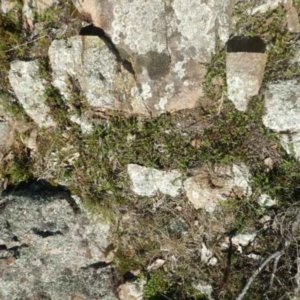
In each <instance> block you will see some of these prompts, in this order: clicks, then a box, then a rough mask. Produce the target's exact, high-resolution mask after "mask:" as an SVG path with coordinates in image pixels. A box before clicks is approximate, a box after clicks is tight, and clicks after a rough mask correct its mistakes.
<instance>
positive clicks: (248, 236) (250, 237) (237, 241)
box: [231, 233, 256, 253]
mask: <svg viewBox="0 0 300 300" xmlns="http://www.w3.org/2000/svg"><path fill="white" fill-rule="evenodd" d="M255 238H256V233H243V234H237V235H236V236H234V237H233V238H232V239H231V242H232V244H233V245H235V246H236V247H237V248H238V251H239V252H240V253H242V252H243V250H242V247H246V246H248V245H249V244H251V243H253V242H254V240H255Z"/></svg>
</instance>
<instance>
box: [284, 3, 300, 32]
mask: <svg viewBox="0 0 300 300" xmlns="http://www.w3.org/2000/svg"><path fill="white" fill-rule="evenodd" d="M286 18H287V27H288V30H289V31H290V32H292V33H297V32H299V31H300V25H299V19H298V10H297V8H296V7H294V6H292V7H291V8H290V9H289V10H288V11H287V13H286Z"/></svg>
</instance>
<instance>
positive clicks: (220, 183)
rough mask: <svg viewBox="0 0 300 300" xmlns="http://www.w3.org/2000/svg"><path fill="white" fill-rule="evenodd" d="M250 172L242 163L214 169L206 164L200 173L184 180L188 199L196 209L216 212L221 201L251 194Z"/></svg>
mask: <svg viewBox="0 0 300 300" xmlns="http://www.w3.org/2000/svg"><path fill="white" fill-rule="evenodd" d="M249 179H250V173H249V170H248V168H247V167H246V166H245V165H243V164H241V165H232V166H217V167H215V169H214V170H212V169H210V168H209V167H207V166H205V167H203V168H202V169H200V170H199V171H198V174H197V175H195V176H192V177H190V178H188V179H187V180H185V181H184V190H185V192H186V196H187V198H188V200H189V201H190V202H191V203H192V204H193V206H194V207H195V208H196V209H205V210H206V211H207V212H210V213H212V212H214V211H215V209H216V207H217V206H218V205H219V204H220V201H223V200H226V199H227V197H229V196H237V197H245V196H250V195H251V193H252V191H251V187H250V185H249Z"/></svg>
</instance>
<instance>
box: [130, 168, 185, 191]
mask: <svg viewBox="0 0 300 300" xmlns="http://www.w3.org/2000/svg"><path fill="white" fill-rule="evenodd" d="M127 171H128V174H129V177H130V180H131V183H132V191H133V192H134V193H136V194H138V195H140V196H154V195H156V194H157V193H158V192H160V193H163V194H166V195H170V196H172V197H176V196H178V195H179V193H180V190H181V188H182V179H181V178H182V174H181V173H180V172H179V171H176V170H172V171H159V170H157V169H154V168H146V167H142V166H139V165H136V164H129V165H128V166H127Z"/></svg>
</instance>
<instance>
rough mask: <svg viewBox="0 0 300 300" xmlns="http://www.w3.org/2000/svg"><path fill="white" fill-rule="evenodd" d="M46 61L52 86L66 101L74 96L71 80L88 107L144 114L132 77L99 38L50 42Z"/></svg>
mask: <svg viewBox="0 0 300 300" xmlns="http://www.w3.org/2000/svg"><path fill="white" fill-rule="evenodd" d="M49 59H50V63H51V67H52V70H53V85H54V86H55V87H56V88H58V89H59V90H60V92H61V94H62V95H63V96H64V97H65V99H66V100H67V101H68V100H71V99H72V98H73V97H74V95H73V85H74V81H75V82H78V84H79V87H77V88H80V90H81V92H82V94H83V96H84V97H85V98H86V100H87V102H88V104H89V105H90V106H91V108H95V109H100V110H105V109H117V110H123V111H127V112H133V113H136V112H139V113H144V114H148V112H147V109H146V107H143V106H142V103H141V101H140V96H139V94H138V88H137V85H136V82H135V80H134V76H133V75H132V74H131V73H130V72H128V71H127V70H126V69H124V68H123V66H122V64H121V63H120V62H118V61H117V57H116V56H115V55H114V54H113V53H112V51H111V50H110V49H109V48H108V46H107V45H106V44H105V43H104V41H102V40H101V39H100V38H99V37H96V36H74V37H71V38H69V39H67V40H54V41H53V42H52V44H51V46H50V48H49ZM133 90H134V91H135V92H134V93H133ZM75 96H77V95H75ZM70 106H71V105H70ZM74 118H75V119H76V117H74Z"/></svg>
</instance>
